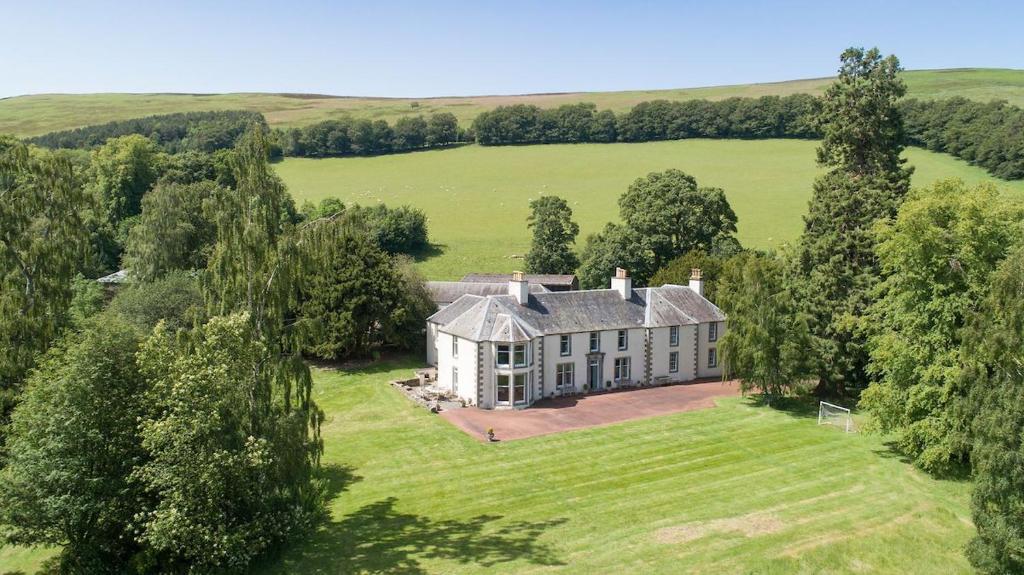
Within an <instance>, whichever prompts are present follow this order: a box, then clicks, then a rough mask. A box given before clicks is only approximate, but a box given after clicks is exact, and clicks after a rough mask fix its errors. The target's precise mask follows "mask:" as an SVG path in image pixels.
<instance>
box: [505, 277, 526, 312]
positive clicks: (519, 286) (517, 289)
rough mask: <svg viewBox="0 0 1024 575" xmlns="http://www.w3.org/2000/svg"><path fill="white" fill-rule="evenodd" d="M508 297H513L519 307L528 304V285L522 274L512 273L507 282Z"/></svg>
mask: <svg viewBox="0 0 1024 575" xmlns="http://www.w3.org/2000/svg"><path fill="white" fill-rule="evenodd" d="M508 295H510V296H513V297H515V298H516V302H518V303H519V305H526V304H528V303H530V284H529V282H527V281H526V276H524V275H523V272H512V280H511V281H509V282H508Z"/></svg>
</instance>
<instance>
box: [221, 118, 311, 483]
mask: <svg viewBox="0 0 1024 575" xmlns="http://www.w3.org/2000/svg"><path fill="white" fill-rule="evenodd" d="M269 149H270V148H269V142H268V140H267V138H266V134H265V132H264V130H262V129H260V128H259V127H258V126H253V127H252V128H251V129H250V130H249V131H248V132H247V133H246V134H245V135H244V136H243V137H242V138H241V140H240V141H239V143H238V145H237V146H236V148H235V151H234V154H233V156H232V158H231V168H232V171H233V173H234V177H235V181H236V186H235V188H234V189H233V190H222V191H221V193H220V195H219V196H218V198H217V200H216V201H215V202H214V204H213V208H212V214H211V219H212V221H214V222H215V224H216V228H217V242H216V244H215V246H214V249H213V253H212V254H211V256H210V261H209V265H208V268H207V273H206V281H205V292H206V299H207V305H208V307H209V311H210V313H211V315H229V314H232V313H238V312H244V313H246V314H248V317H249V321H250V325H251V329H252V331H253V334H254V335H255V336H256V337H257V338H258V339H260V340H261V341H262V342H263V343H264V345H266V346H267V356H268V357H267V360H266V361H264V362H261V363H260V364H259V365H257V366H254V373H255V374H258V376H259V377H262V378H264V379H265V380H266V385H265V386H264V388H265V389H264V392H265V393H270V392H272V391H276V392H278V394H277V395H278V399H279V400H280V401H282V402H283V406H284V409H285V411H286V412H287V413H290V412H292V411H293V410H298V412H299V413H301V414H304V415H305V416H306V417H307V419H308V424H309V425H308V426H307V432H308V437H307V438H306V439H307V440H308V441H311V442H314V443H316V444H319V442H320V439H319V422H320V417H321V415H320V411H319V409H318V408H317V407H316V404H315V402H314V401H313V399H312V395H311V394H312V378H311V377H310V373H309V368H308V367H307V366H306V364H305V363H303V361H302V358H301V355H300V353H299V349H300V345H299V341H298V337H297V333H296V331H295V330H292V329H290V326H291V323H292V322H291V321H290V320H291V318H290V315H289V314H290V312H289V310H290V308H291V304H292V302H293V301H294V296H295V292H296V283H297V282H296V281H295V280H296V278H297V277H298V275H299V273H300V272H301V267H302V265H301V262H302V258H301V254H300V252H299V250H298V249H297V245H296V238H297V234H296V231H295V223H294V220H295V217H294V214H295V207H294V205H293V203H292V200H291V197H290V196H289V195H288V192H287V190H286V189H285V186H284V184H283V183H282V182H281V180H280V179H279V178H278V177H277V175H276V174H274V172H273V171H272V170H271V168H270V165H269V164H268V162H267V158H268V157H269ZM319 453H320V450H314V455H315V457H314V458H313V459H312V460H311V461H310V463H311V464H317V463H318V462H319Z"/></svg>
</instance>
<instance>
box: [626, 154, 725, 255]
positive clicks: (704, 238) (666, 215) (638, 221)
mask: <svg viewBox="0 0 1024 575" xmlns="http://www.w3.org/2000/svg"><path fill="white" fill-rule="evenodd" d="M619 213H620V215H621V216H622V221H623V224H624V225H625V226H626V227H628V228H629V229H630V231H631V232H632V233H634V234H635V235H636V236H637V237H638V238H639V239H640V241H641V245H643V246H644V248H645V249H647V250H648V251H650V253H651V255H652V264H653V266H654V269H659V268H661V267H662V266H664V265H665V264H666V263H668V262H669V261H670V260H672V259H673V258H675V257H678V256H681V255H683V254H685V253H686V252H688V251H690V250H696V249H699V250H704V251H711V250H712V248H713V247H714V245H715V244H716V243H717V242H721V241H723V239H724V238H727V237H731V236H732V234H734V233H735V232H736V214H735V213H734V212H733V211H732V207H730V206H729V201H728V200H726V199H725V192H723V191H722V190H721V189H720V188H703V187H697V180H696V179H694V178H693V176H690V175H689V174H686V173H684V172H682V171H680V170H675V169H671V170H666V171H664V172H656V173H651V174H648V175H647V176H646V177H644V178H640V179H638V180H636V181H635V182H633V184H632V185H630V186H629V189H628V190H627V191H626V193H625V194H623V195H622V196H621V197H620V198H619Z"/></svg>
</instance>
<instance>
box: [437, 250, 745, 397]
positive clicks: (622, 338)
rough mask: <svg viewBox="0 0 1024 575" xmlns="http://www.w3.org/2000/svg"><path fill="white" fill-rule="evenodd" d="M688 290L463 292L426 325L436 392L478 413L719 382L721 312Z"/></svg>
mask: <svg viewBox="0 0 1024 575" xmlns="http://www.w3.org/2000/svg"><path fill="white" fill-rule="evenodd" d="M703 283H704V282H703V280H702V279H701V275H700V270H693V277H692V278H691V280H690V283H689V285H687V286H676V285H666V286H662V287H657V288H639V289H633V287H632V281H631V280H630V278H629V277H628V274H626V272H625V271H624V270H621V269H619V270H616V274H615V277H614V278H612V281H611V289H598V290H583V291H566V292H550V293H531V292H530V286H529V283H528V282H527V281H526V280H525V278H524V277H523V275H522V274H520V273H516V274H514V276H513V278H512V280H511V281H509V282H508V295H487V296H477V295H464V296H462V297H460V298H458V299H457V300H455V301H454V302H452V304H451V305H449V306H447V307H445V308H444V309H442V310H441V311H439V312H437V313H435V314H434V315H432V316H430V317H429V318H428V319H427V361H428V362H429V363H430V364H431V365H434V366H436V367H437V385H438V386H439V387H441V388H444V389H450V390H451V391H452V393H453V394H454V395H456V396H457V397H459V398H460V399H462V400H464V401H465V402H466V403H468V404H471V405H476V406H478V407H481V408H484V409H492V408H503V407H526V406H529V405H531V404H532V403H534V402H535V401H537V400H538V399H541V398H545V397H555V396H560V395H572V394H578V393H588V392H595V391H604V390H609V389H616V388H622V387H639V386H650V385H662V384H665V383H672V382H684V381H690V380H694V379H698V378H705V377H720V376H721V375H722V368H721V366H720V365H719V361H718V350H717V342H718V338H719V337H721V336H722V335H723V333H724V330H725V320H726V317H725V314H724V313H722V310H720V309H718V307H716V306H715V305H714V304H713V303H711V302H710V301H708V300H707V299H705V298H704V295H703V294H704V289H703Z"/></svg>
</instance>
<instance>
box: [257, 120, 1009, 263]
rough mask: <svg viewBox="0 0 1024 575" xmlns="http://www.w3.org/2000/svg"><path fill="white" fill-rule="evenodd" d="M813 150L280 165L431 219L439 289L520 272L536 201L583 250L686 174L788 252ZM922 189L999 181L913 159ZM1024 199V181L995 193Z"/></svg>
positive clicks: (333, 190) (481, 152)
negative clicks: (661, 185)
mask: <svg viewBox="0 0 1024 575" xmlns="http://www.w3.org/2000/svg"><path fill="white" fill-rule="evenodd" d="M816 146H817V143H816V142H811V141H800V140H759V141H751V140H683V141H673V142H650V143H642V144H563V145H547V146H508V147H482V146H466V147H463V148H457V149H452V150H435V151H426V152H416V153H412V154H400V155H390V156H379V157H373V158H342V159H327V160H314V159H302V158H289V159H286V160H284V161H283V162H281V163H279V164H276V166H275V167H276V169H277V171H278V173H279V174H280V175H281V177H282V178H284V181H285V182H286V183H287V184H288V188H289V190H290V191H291V193H292V195H293V196H294V197H295V198H296V201H297V202H298V203H300V204H301V203H302V202H303V201H305V200H313V201H316V200H319V199H321V198H324V197H326V196H332V195H333V196H337V197H340V198H342V199H344V200H345V201H346V202H358V203H360V204H373V203H376V202H380V201H382V202H385V203H387V204H389V205H399V204H410V205H413V206H417V207H419V208H422V209H423V210H424V212H426V214H427V216H428V218H429V225H430V238H431V241H432V242H434V243H436V244H439V250H440V252H441V253H440V254H439V255H437V256H435V257H431V258H429V259H427V260H426V261H423V262H421V264H420V265H421V269H422V271H423V272H424V274H426V275H427V277H428V278H430V279H457V278H458V277H461V276H462V275H463V274H465V273H468V272H511V271H513V270H514V269H518V268H521V267H522V265H523V264H522V260H521V259H518V257H520V256H522V255H523V254H525V253H526V251H527V250H528V249H529V239H530V237H529V230H528V229H527V227H526V216H527V214H528V213H529V205H528V204H529V201H530V199H532V198H536V197H538V196H539V195H541V194H556V195H559V196H562V197H564V198H565V199H566V200H567V201H568V202H569V204H570V206H571V207H572V209H573V212H574V215H575V219H576V221H577V222H579V224H580V228H581V235H580V241H581V242H582V239H583V238H584V237H586V234H588V233H591V232H595V231H598V230H599V229H600V228H601V227H602V226H603V225H604V224H605V223H606V222H608V221H612V220H616V219H617V218H618V206H617V200H618V197H619V196H620V195H621V194H622V192H624V191H625V190H626V188H627V187H628V186H629V184H630V183H631V182H632V181H633V180H635V179H636V178H638V177H641V176H644V175H646V174H647V173H649V172H651V171H660V170H665V169H667V168H679V169H682V170H684V171H686V172H688V173H690V174H692V175H693V176H694V177H696V178H697V180H698V182H699V183H700V184H701V185H705V186H718V187H721V188H723V189H725V191H726V194H727V196H728V198H729V202H730V203H731V204H732V207H733V209H734V210H735V211H736V214H737V216H738V217H739V237H740V240H741V241H742V242H743V244H744V245H748V246H751V247H758V248H768V247H777V246H780V245H781V244H782V243H783V242H787V241H792V240H794V239H795V238H796V237H797V236H798V235H799V234H800V231H801V227H802V225H803V221H802V219H801V218H802V215H803V214H804V213H805V212H806V210H807V201H808V200H809V199H810V194H811V184H812V182H813V181H814V177H815V175H816V174H817V173H818V168H817V166H816V165H815V163H814V148H815V147H816ZM907 157H908V159H909V162H910V163H911V164H913V165H914V166H915V167H916V168H917V171H916V174H915V176H914V184H915V185H927V184H930V183H931V182H933V181H934V180H936V179H939V178H948V177H959V178H962V179H964V180H966V181H968V182H977V181H981V180H990V179H991V178H989V177H988V176H987V175H986V174H985V172H984V171H983V170H982V169H980V168H975V167H973V166H970V165H968V164H967V163H965V162H963V161H960V160H957V159H955V158H953V157H952V156H949V155H946V154H936V153H932V152H927V151H924V150H919V149H910V150H908V151H907ZM997 183H998V185H1000V186H1001V187H1004V188H1005V189H1007V190H1008V191H1010V192H1011V193H1013V194H1014V195H1021V196H1022V197H1024V181H1018V182H1004V181H997Z"/></svg>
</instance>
